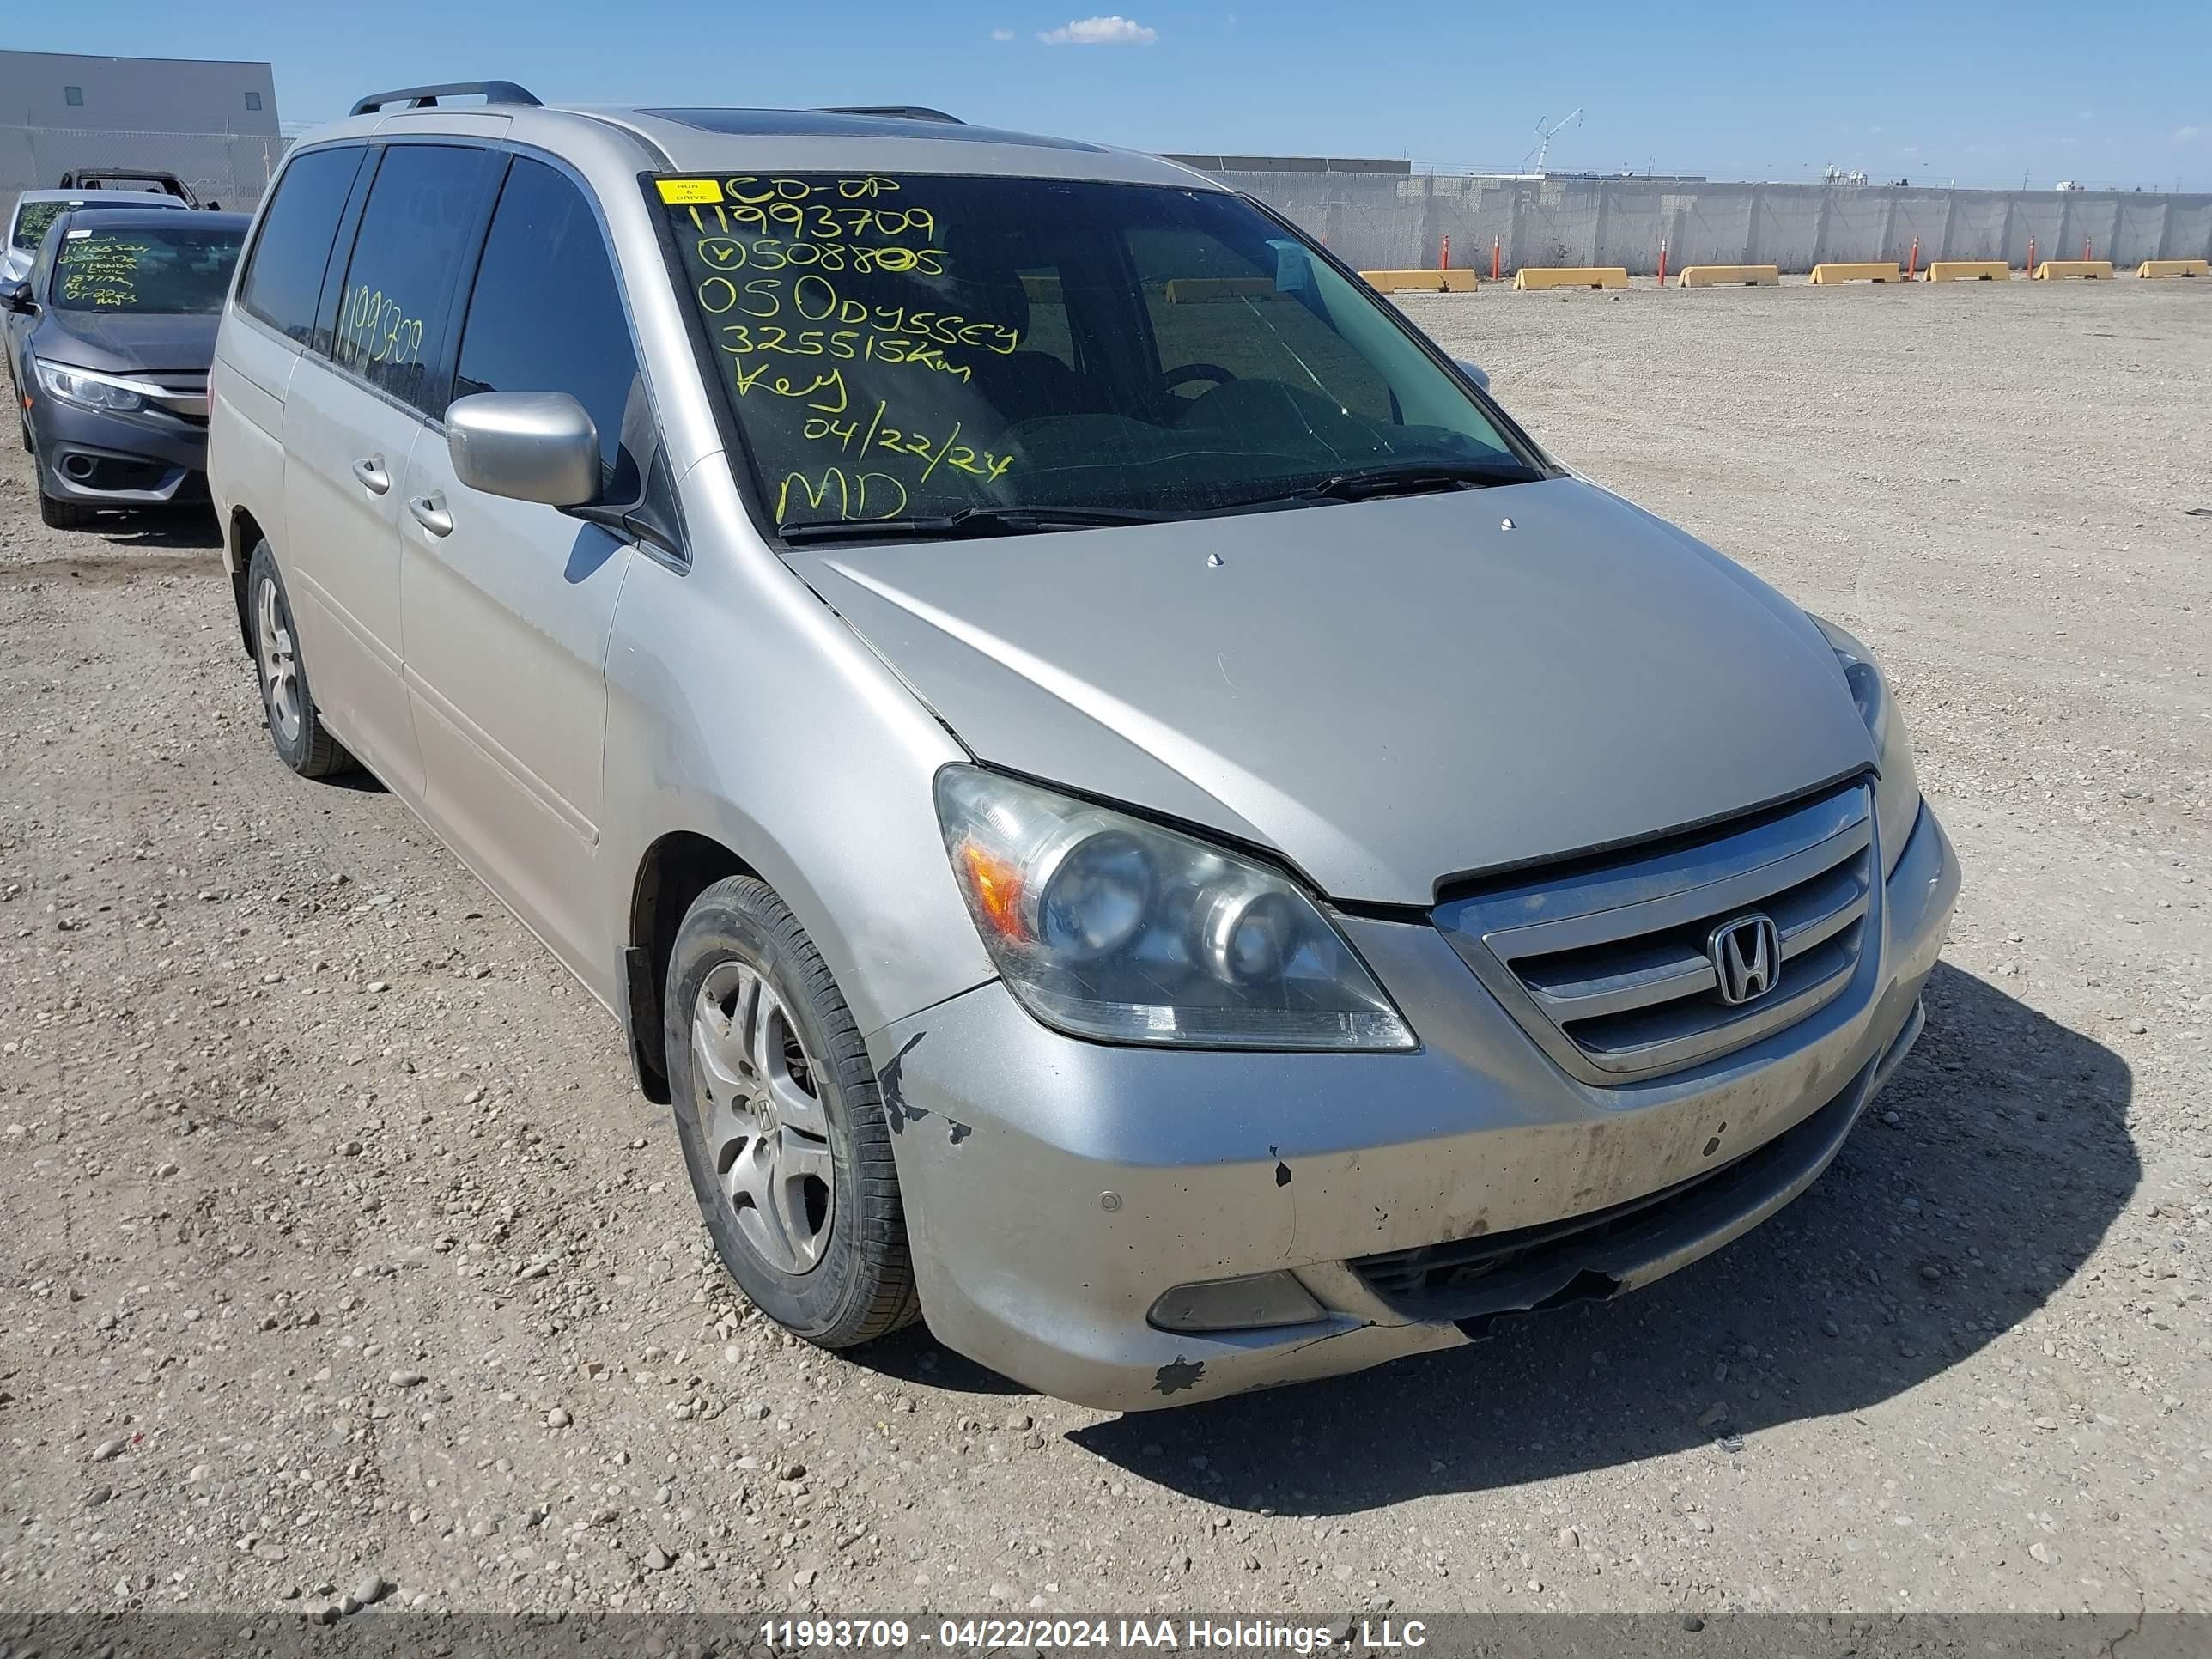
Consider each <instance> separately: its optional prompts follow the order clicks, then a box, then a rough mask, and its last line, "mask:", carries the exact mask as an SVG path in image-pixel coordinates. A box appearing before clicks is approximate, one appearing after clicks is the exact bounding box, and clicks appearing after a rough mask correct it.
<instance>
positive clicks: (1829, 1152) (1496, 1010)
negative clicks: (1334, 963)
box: [870, 808, 1958, 1411]
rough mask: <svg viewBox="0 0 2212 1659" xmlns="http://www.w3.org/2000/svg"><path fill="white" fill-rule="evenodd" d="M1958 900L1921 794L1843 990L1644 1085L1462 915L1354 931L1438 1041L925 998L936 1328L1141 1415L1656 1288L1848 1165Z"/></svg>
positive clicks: (917, 1137) (914, 1123)
mask: <svg viewBox="0 0 2212 1659" xmlns="http://www.w3.org/2000/svg"><path fill="white" fill-rule="evenodd" d="M1957 892H1958V869H1957V864H1956V861H1955V859H1954V855H1953V853H1952V851H1951V848H1950V844H1949V842H1948V840H1947V839H1946V837H1945V836H1944V835H1943V832H1942V827H1941V826H1940V825H1939V824H1938V823H1936V817H1935V815H1934V814H1933V812H1931V811H1927V810H1926V809H1925V808H1923V811H1922V812H1921V815H1920V818H1919V821H1918V823H1917V824H1916V825H1915V827H1914V830H1913V833H1912V835H1911V838H1910V840H1909V842H1908V843H1907V845H1906V847H1905V852H1904V854H1903V855H1902V857H1901V858H1899V860H1898V862H1897V865H1896V866H1895V868H1894V870H1893V872H1891V874H1890V875H1889V877H1888V878H1887V882H1886V884H1884V890H1883V902H1882V904H1881V918H1880V920H1881V933H1880V939H1881V948H1880V949H1879V950H1878V951H1875V950H1869V951H1864V952H1863V953H1862V956H1861V958H1860V963H1859V968H1858V970H1857V978H1856V981H1855V982H1854V984H1853V985H1852V987H1851V989H1850V993H1849V994H1846V995H1844V996H1841V997H1838V999H1837V1000H1835V1001H1834V1002H1832V1003H1831V1004H1829V1005H1828V1006H1825V1007H1823V1008H1822V1009H1820V1011H1819V1012H1816V1013H1814V1014H1813V1015H1811V1016H1809V1017H1808V1018H1805V1019H1804V1020H1802V1021H1801V1022H1799V1023H1798V1024H1796V1025H1793V1026H1791V1027H1790V1028H1788V1029H1787V1030H1784V1031H1781V1032H1778V1033H1777V1034H1775V1035H1774V1036H1772V1037H1771V1038H1769V1039H1767V1040H1765V1041H1764V1042H1759V1043H1757V1044H1755V1045H1753V1047H1751V1048H1746V1049H1743V1050H1741V1051H1739V1052H1737V1053H1735V1054H1729V1055H1727V1056H1726V1057H1724V1058H1723V1060H1719V1061H1717V1062H1716V1063H1714V1064H1712V1065H1709V1066H1702V1067H1699V1068H1698V1069H1697V1070H1695V1071H1694V1072H1692V1073H1686V1074H1679V1075H1675V1076H1669V1077H1664V1078H1660V1079H1656V1080H1654V1081H1650V1082H1647V1083H1643V1084H1638V1085H1630V1086H1621V1087H1611V1088H1607V1087H1596V1086H1592V1085H1588V1084H1585V1083H1583V1082H1580V1081H1578V1080H1577V1079H1573V1078H1571V1077H1570V1076H1568V1075H1567V1074H1566V1073H1565V1072H1564V1071H1563V1070H1561V1069H1560V1068H1559V1066H1557V1065H1555V1064H1554V1063H1553V1061H1552V1060H1550V1059H1549V1058H1548V1057H1547V1055H1546V1054H1544V1053H1543V1052H1542V1050H1541V1049H1540V1048H1538V1047H1537V1046H1536V1044H1535V1043H1534V1042H1532V1041H1531V1040H1530V1039H1529V1037H1528V1035H1527V1034H1526V1033H1525V1032H1524V1031H1523V1030H1522V1028H1521V1027H1520V1026H1519V1025H1517V1024H1516V1023H1515V1022H1514V1020H1513V1019H1512V1018H1511V1017H1510V1015H1509V1014H1508V1013H1507V1012H1505V1010H1504V1008H1502V1007H1501V1006H1498V1003H1497V1002H1496V1001H1495V1000H1493V999H1492V997H1491V996H1490V995H1489V994H1487V993H1486V992H1485V990H1484V989H1483V987H1482V986H1481V985H1480V983H1479V982H1478V981H1476V980H1475V979H1474V976H1473V975H1472V974H1471V973H1470V972H1469V971H1468V968H1467V967H1466V965H1465V964H1464V963H1462V961H1461V960H1460V958H1459V957H1457V956H1456V955H1455V953H1454V952H1453V951H1452V949H1451V946H1450V945H1449V943H1448V942H1447V941H1446V940H1445V939H1444V938H1443V935H1442V934H1441V933H1438V932H1437V930H1436V929H1434V928H1432V927H1419V926H1409V925H1407V924H1403V923H1394V922H1382V921H1347V922H1346V929H1347V932H1348V933H1350V934H1351V936H1352V939H1353V941H1354V943H1355V944H1356V945H1358V948H1359V950H1360V951H1361V952H1362V954H1363V955H1364V956H1365V957H1366V958H1367V960H1368V961H1369V962H1370V963H1371V964H1372V965H1373V966H1374V967H1375V968H1376V971H1377V973H1378V974H1379V975H1381V977H1382V978H1383V981H1384V983H1385V984H1387V985H1388V986H1389V987H1390V989H1391V991H1392V993H1393V994H1394V995H1395V997H1396V998H1397V999H1398V1000H1399V1003H1400V1006H1401V1007H1402V1008H1403V1010H1404V1012H1406V1014H1407V1018H1409V1019H1410V1020H1411V1022H1412V1024H1413V1028H1414V1030H1416V1031H1418V1032H1419V1034H1420V1036H1421V1038H1422V1042H1423V1046H1422V1048H1421V1049H1420V1051H1419V1053H1417V1054H1216V1053H1205V1052H1194V1051H1189V1050H1167V1049H1148V1048H1114V1047H1108V1046H1105V1045H1102V1044H1097V1043H1090V1042H1079V1041H1076V1040H1073V1039H1071V1038H1068V1037H1065V1036H1059V1035H1058V1034H1056V1033H1054V1032H1052V1031H1049V1030H1046V1029H1045V1028H1043V1027H1042V1026H1041V1025H1039V1024H1037V1023H1036V1021H1035V1020H1033V1019H1031V1018H1030V1017H1029V1016H1028V1015H1027V1014H1026V1013H1024V1012H1023V1011H1022V1010H1021V1009H1020V1007H1019V1006H1017V1005H1016V1003H1015V1002H1014V1000H1013V999H1012V996H1011V995H1010V994H1008V993H1007V992H1006V988H1005V987H1003V986H1002V985H999V984H995V983H994V984H991V985H987V986H984V987H980V988H978V989H976V990H974V991H970V992H969V993H966V994H963V995H962V996H958V997H956V998H954V999H952V1000H950V1001H948V1002H945V1003H942V1004H940V1005H939V1006H935V1007H933V1008H929V1009H927V1010H924V1011H923V1012H921V1013H918V1014H915V1015H914V1016H912V1017H910V1018H907V1019H905V1020H902V1021H899V1022H896V1023H895V1024H891V1025H890V1026H887V1027H885V1028H884V1030H880V1031H878V1032H877V1033H876V1034H875V1035H874V1036H872V1038H871V1039H870V1049H871V1053H872V1058H873V1061H874V1063H875V1064H876V1066H878V1068H879V1077H880V1079H881V1081H882V1085H883V1090H884V1108H885V1110H886V1112H887V1114H888V1115H890V1121H891V1124H892V1127H893V1128H894V1129H895V1130H896V1140H895V1145H896V1157H897V1161H898V1170H899V1179H900V1185H901V1188H902V1191H903V1193H904V1195H905V1200H906V1212H907V1225H908V1233H909V1236H910V1238H911V1242H912V1244H913V1247H914V1254H915V1270H916V1273H917V1274H918V1276H919V1279H920V1283H921V1300H922V1308H923V1311H924V1314H925V1316H927V1320H928V1322H929V1326H930V1329H931V1331H932V1332H933V1334H935V1335H936V1337H937V1338H938V1339H939V1340H940V1341H942V1342H944V1343H945V1344H946V1345H947V1346H951V1347H952V1348H955V1349H957V1350H958V1351H959V1352H963V1353H964V1354H967V1355H968V1356H969V1357H970V1358H974V1359H975V1360H977V1361H979V1362H981V1363H982V1364H987V1365H989V1366H991V1367H992V1368H994V1370H1000V1371H1001V1372H1004V1373H1005V1374H1006V1375H1007V1376H1012V1377H1013V1378H1015V1379H1017V1380H1018V1381H1019V1382H1022V1383H1025V1384H1027V1385H1029V1386H1030V1387H1031V1388H1034V1389H1038V1390H1040V1391H1042V1392H1043V1393H1047V1394H1050V1395H1057V1396H1059V1397H1060V1398H1062V1399H1066V1400H1072V1401H1078V1402H1079V1403H1082V1404H1085V1405H1090V1406H1096V1407H1102V1408H1105V1409H1111V1410H1121V1411H1136V1410H1143V1409H1146V1408H1148V1407H1158V1406H1165V1405H1175V1404H1181V1403H1183V1402H1186V1401H1194V1400H1203V1399H1209V1398H1213V1397H1216V1396H1218V1395H1227V1394H1235V1393H1240V1392H1243V1391H1244V1390H1247V1389H1254V1388H1259V1387H1265V1386H1267V1385H1270V1384H1273V1383H1286V1382H1292V1381H1297V1380H1299V1379H1303V1378H1307V1377H1314V1376H1328V1375H1332V1374H1335V1373H1340V1372H1343V1371H1349V1370H1358V1369H1361V1368H1363V1367H1364V1366H1368V1365H1372V1364H1380V1363H1382V1362H1383V1361H1385V1360H1389V1359H1394V1358H1399V1357H1401V1356H1402V1355H1406V1354H1411V1353H1417V1352H1424V1351H1426V1350H1429V1349H1433V1348H1440V1347H1446V1346H1455V1345H1457V1344H1459V1343H1462V1342H1465V1341H1468V1340H1473V1339H1474V1338H1478V1337H1480V1336H1481V1335H1483V1334H1485V1333H1486V1330H1487V1328H1488V1327H1489V1326H1490V1325H1491V1323H1492V1322H1494V1321H1495V1320H1496V1319H1497V1318H1498V1317H1499V1316H1509V1315H1512V1314H1516V1313H1519V1312H1523V1311H1527V1310H1537V1309H1542V1308H1546V1307H1552V1306H1558V1305H1562V1304H1566V1303H1571V1302H1575V1301H1581V1300H1587V1299H1592V1298H1595V1297H1608V1296H1614V1295H1618V1294H1620V1293H1621V1292H1623V1291H1628V1290H1632V1289H1635V1288H1637V1287H1638V1286H1640V1285H1646V1284H1649V1283H1650V1282H1651V1281H1653V1280H1654V1279H1659V1278H1662V1277H1663V1276H1665V1275H1666V1274H1668V1273H1673V1272H1674V1271H1675V1270H1676V1269H1678V1268H1680V1267H1685V1266H1687V1265H1688V1264H1689V1263H1690V1262H1692V1261H1696V1260H1697V1259H1698V1258H1699V1256H1702V1255H1706V1254H1707V1253H1709V1252H1710V1251H1712V1250H1715V1249H1719V1248H1720V1247H1721V1246H1722V1245H1723V1244H1725V1243H1728V1242H1729V1240H1731V1239H1733V1238H1735V1237H1738V1236H1740V1235H1741V1234H1742V1233H1744V1232H1747V1231H1749V1230H1750V1229H1751V1228H1753V1227H1754V1226H1756V1225H1759V1222H1761V1221H1763V1220H1765V1219H1766V1218H1767V1217H1769V1216H1771V1215H1772V1214H1773V1213H1774V1212H1776V1211H1778V1210H1779V1209H1780V1208H1781V1207H1782V1206H1784V1205H1785V1204H1787V1203H1788V1202H1789V1201H1790V1200H1791V1199H1793V1198H1795V1197H1796V1196H1797V1195H1798V1194H1800V1193H1802V1191H1804V1189H1805V1188H1807V1187H1808V1186H1810V1185H1811V1184H1812V1182H1813V1181H1814V1179H1815V1178H1816V1177H1817V1176H1819V1175H1820V1171H1821V1170H1823V1169H1825V1168H1826V1166H1827V1164H1828V1163H1829V1161H1830V1160H1831V1159H1832V1158H1834V1156H1835V1155H1836V1153H1837V1152H1838V1150H1839V1149H1840V1148H1841V1146H1842V1145H1843V1142H1844V1138H1845V1137H1846V1136H1847V1135H1848V1134H1849V1133H1850V1129H1851V1127H1852V1126H1853V1124H1855V1123H1856V1122H1857V1119H1858V1117H1859V1115H1860V1114H1861V1113H1862V1112H1863V1110H1864V1109H1865V1107H1866V1105H1867V1103H1868V1102H1869V1100H1870V1099H1872V1097H1873V1096H1874V1094H1875V1091H1876V1090H1877V1089H1879V1088H1880V1087H1881V1084H1882V1083H1883V1081H1884V1080H1885V1079H1887V1076H1888V1075H1889V1073H1890V1072H1891V1071H1892V1070H1893V1068H1894V1067H1895V1066H1896V1065H1897V1064H1898V1062H1899V1060H1901V1059H1902V1058H1903V1057H1904V1054H1905V1051H1906V1050H1907V1049H1908V1048H1910V1047H1911V1044H1912V1042H1913V1041H1914V1040H1915V1038H1917V1036H1918V1035H1919V1031H1920V1027H1921V1022H1922V1014H1921V1006H1920V992H1921V987H1922V985H1923V981H1925V980H1926V978H1927V975H1928V974H1929V970H1930V969H1932V968H1933V967H1934V965H1935V962H1936V954H1937V952H1938V951H1939V950H1940V949H1941V947H1942V940H1943V935H1944V933H1945V930H1946V928H1947V927H1948V922H1949V918H1950V912H1951V908H1952V904H1953V902H1954V899H1955V897H1956V896H1957ZM1270 1273H1287V1274H1288V1275H1290V1276H1291V1277H1293V1278H1294V1279H1295V1280H1296V1284H1297V1287H1299V1288H1301V1289H1302V1290H1303V1291H1304V1297H1310V1298H1311V1304H1312V1309H1311V1311H1312V1314H1313V1316H1311V1317H1307V1318H1303V1319H1302V1320H1301V1322H1297V1323H1289V1324H1277V1325H1273V1326H1271V1327H1267V1328H1244V1329H1227V1330H1212V1331H1206V1332H1194V1331H1190V1330H1169V1329H1164V1328H1160V1326H1159V1325H1158V1324H1156V1323H1154V1322H1153V1320H1154V1319H1155V1318H1156V1317H1158V1313H1157V1311H1156V1310H1158V1308H1159V1306H1160V1298H1161V1297H1163V1296H1164V1295H1166V1294H1168V1293H1169V1292H1170V1291H1182V1290H1183V1289H1184V1288H1185V1287H1190V1286H1194V1285H1199V1286H1204V1285H1211V1284H1212V1282H1213V1281H1218V1280H1226V1279H1246V1278H1249V1277H1250V1276H1254V1275H1266V1274H1270ZM1260 1282H1261V1284H1262V1285H1265V1284H1267V1282H1268V1281H1265V1280H1262V1281H1260ZM1291 1296H1292V1297H1293V1298H1294V1299H1295V1300H1296V1302H1297V1305H1300V1306H1303V1305H1304V1297H1297V1291H1292V1292H1291ZM1187 1299H1188V1298H1185V1297H1180V1296H1179V1297H1177V1298H1176V1304H1180V1303H1181V1302H1182V1301H1184V1300H1187ZM1277 1300H1278V1302H1279V1301H1280V1298H1277ZM1171 1305H1173V1304H1171Z"/></svg>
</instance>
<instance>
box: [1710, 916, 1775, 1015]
mask: <svg viewBox="0 0 2212 1659" xmlns="http://www.w3.org/2000/svg"><path fill="white" fill-rule="evenodd" d="M1705 955H1706V956H1707V957H1710V958H1711V961H1712V964H1713V972H1714V973H1715V974H1717V975H1719V977H1720V987H1721V1000H1722V1001H1723V1002H1725V1003H1729V1004H1730V1005H1731V1006H1733V1005H1735V1004H1736V1003H1740V1002H1750V1001H1753V1000H1756V999H1757V998H1759V997H1763V996H1765V994H1767V993H1768V992H1769V991H1771V990H1772V989H1773V988H1774V986H1775V982H1776V981H1778V980H1779V979H1780V978H1781V977H1782V935H1781V934H1780V933H1778V932H1777V931H1776V930H1775V927H1774V920H1773V918H1772V917H1771V916H1765V915H1760V914H1759V912H1758V911H1756V910H1754V911H1753V912H1752V913H1751V914H1750V915H1747V916H1735V917H1732V918H1730V919H1729V921H1724V922H1723V923H1721V925H1720V926H1719V927H1716V928H1714V929H1713V931H1712V936H1711V938H1710V939H1707V940H1706V941H1705Z"/></svg>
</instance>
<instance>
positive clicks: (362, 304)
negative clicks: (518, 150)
mask: <svg viewBox="0 0 2212 1659" xmlns="http://www.w3.org/2000/svg"><path fill="white" fill-rule="evenodd" d="M491 163H492V155H491V152H489V150H483V149H465V148H462V147H460V146H459V145H447V144H393V145H392V146H391V147H390V148H389V149H386V151H385V152H384V161H383V164H382V165H381V166H380V167H378V168H377V170H376V182H375V183H374V184H373V185H370V186H369V190H368V205H367V206H366V207H365V208H363V209H362V216H361V230H360V232H359V234H357V235H356V237H355V239H354V245H353V263H352V264H350V265H349V266H348V267H347V270H346V279H345V291H344V292H343V294H342V295H340V296H339V301H338V324H337V337H336V339H335V341H334V342H333V346H332V350H331V356H332V357H334V358H335V359H336V360H337V363H338V365H339V366H340V367H341V368H346V369H349V370H351V371H352V372H353V373H354V374H358V375H360V376H361V377H362V379H363V380H367V381H368V383H369V384H370V385H371V386H376V387H378V388H380V389H381V390H383V391H385V392H390V393H391V394H392V396H393V397H395V398H399V399H400V400H401V401H402V402H404V403H408V404H413V405H414V406H415V407H416V409H419V410H422V412H423V413H424V414H425V415H429V416H439V415H442V414H444V413H445V409H446V400H445V388H444V386H443V385H442V383H438V382H439V376H438V374H437V368H438V364H439V363H440V362H441V360H442V354H443V352H444V349H445V344H446V341H445V332H446V317H447V310H448V309H449V307H450V304H451V301H452V299H453V280H454V272H455V271H456V270H458V269H459V266H460V264H461V260H462V258H463V256H464V255H465V253H466V252H467V248H468V240H469V235H470V232H471V229H472V228H474V225H475V222H476V216H477V212H478V210H480V208H481V205H482V201H483V187H484V185H485V182H486V179H487V177H488V173H489V168H490V167H491ZM540 270H541V272H542V274H543V276H544V278H545V279H546V280H547V281H550V282H561V281H563V280H564V278H565V275H566V273H564V272H562V270H560V268H559V267H558V266H556V265H550V264H549V265H543V266H541V267H540Z"/></svg>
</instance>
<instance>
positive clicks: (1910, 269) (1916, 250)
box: [1905, 236, 1920, 283]
mask: <svg viewBox="0 0 2212 1659" xmlns="http://www.w3.org/2000/svg"><path fill="white" fill-rule="evenodd" d="M1919 274H1920V239H1919V238H1918V237H1917V236H1916V237H1914V238H1913V239H1912V262H1911V264H1908V265H1906V266H1905V281H1906V282H1908V283H1909V282H1911V281H1912V279H1913V278H1914V277H1916V276H1919Z"/></svg>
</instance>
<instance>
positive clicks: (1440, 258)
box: [1437, 231, 1451, 270]
mask: <svg viewBox="0 0 2212 1659" xmlns="http://www.w3.org/2000/svg"><path fill="white" fill-rule="evenodd" d="M1450 269H1451V233H1450V232H1449V231H1446V232H1445V233H1444V251H1443V252H1441V253H1439V254H1438V255H1437V270H1450Z"/></svg>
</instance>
